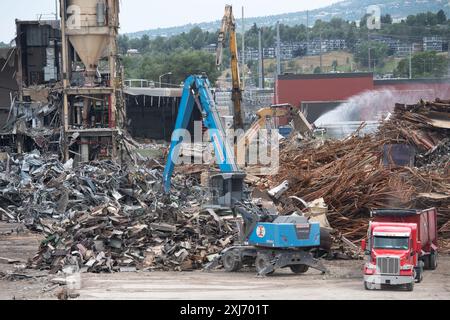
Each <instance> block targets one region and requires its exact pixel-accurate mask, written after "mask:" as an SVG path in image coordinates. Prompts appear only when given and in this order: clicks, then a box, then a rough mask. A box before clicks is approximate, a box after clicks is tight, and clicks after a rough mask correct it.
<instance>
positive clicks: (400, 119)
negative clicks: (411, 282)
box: [258, 100, 450, 249]
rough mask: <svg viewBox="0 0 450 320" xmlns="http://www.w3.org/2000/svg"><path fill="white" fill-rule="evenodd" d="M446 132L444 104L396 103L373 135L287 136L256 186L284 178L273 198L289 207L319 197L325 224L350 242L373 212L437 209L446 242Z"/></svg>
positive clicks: (449, 176) (449, 114)
mask: <svg viewBox="0 0 450 320" xmlns="http://www.w3.org/2000/svg"><path fill="white" fill-rule="evenodd" d="M449 137H450V101H441V100H436V101H435V102H432V103H431V102H420V103H419V104H417V105H414V106H405V105H397V106H396V108H395V112H394V113H393V114H392V115H391V117H390V119H388V120H386V121H385V122H384V123H383V124H382V125H381V126H380V128H379V131H378V132H377V133H375V134H372V135H365V136H361V135H360V134H359V132H357V133H355V134H354V135H352V136H350V137H348V138H346V139H344V140H338V141H335V140H330V141H325V142H320V143H317V141H310V142H306V143H305V142H302V143H301V144H298V143H297V144H296V143H295V139H292V140H291V141H287V142H286V143H285V144H284V145H283V150H282V152H281V161H280V172H279V174H278V175H277V176H273V177H268V178H266V179H263V180H260V181H259V182H258V187H259V189H261V190H262V189H270V188H274V187H277V186H279V185H280V183H283V182H284V183H285V185H286V183H287V185H288V186H287V187H286V188H284V190H283V194H282V195H278V196H279V202H280V205H281V206H282V207H285V208H289V209H292V206H299V207H301V205H300V204H299V202H298V201H295V200H293V199H298V198H300V199H303V200H304V201H306V202H311V201H314V200H316V199H320V198H323V199H324V200H325V203H326V204H327V205H328V207H329V211H328V213H327V219H328V221H329V222H330V224H331V226H332V227H333V228H334V229H335V230H337V231H338V234H340V235H341V236H343V237H344V239H350V240H351V241H352V242H353V243H357V242H358V241H360V240H361V239H363V238H364V237H365V235H366V231H367V226H368V221H369V217H370V211H371V210H373V209H378V208H394V207H397V208H417V209H426V208H430V207H436V208H438V211H439V220H438V223H439V232H440V235H441V238H442V239H444V241H445V239H450V172H449V167H450V160H449V158H450V153H449V150H450V148H449ZM293 197H294V198H293ZM446 243H447V244H448V242H446ZM444 244H445V243H444ZM449 248H450V247H447V249H449Z"/></svg>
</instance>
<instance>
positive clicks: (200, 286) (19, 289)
mask: <svg viewBox="0 0 450 320" xmlns="http://www.w3.org/2000/svg"><path fill="white" fill-rule="evenodd" d="M0 231H1V226H0ZM38 243H39V237H38V236H35V235H30V234H26V235H16V234H14V235H9V236H0V257H7V258H10V259H20V260H24V259H26V258H31V257H32V256H33V255H34V251H35V249H34V248H37V245H38ZM439 262H440V264H439V267H438V269H437V270H436V271H427V272H426V273H425V277H424V281H423V282H422V283H420V284H416V287H415V290H414V292H407V291H403V290H401V289H394V290H387V291H386V290H383V291H381V290H375V291H366V290H364V288H363V283H362V276H361V268H362V265H363V261H325V265H326V266H327V268H328V269H329V271H330V273H329V274H328V275H326V276H323V275H321V274H320V272H318V271H315V270H311V271H309V272H308V273H306V274H304V275H300V276H299V275H294V274H292V273H291V272H290V271H289V270H282V271H280V272H277V273H276V274H274V275H273V276H270V277H266V278H257V277H256V276H255V271H254V270H246V271H244V272H240V273H233V274H229V273H225V272H222V271H213V272H210V273H206V272H200V271H199V272H184V273H176V272H142V273H141V272H137V273H136V272H133V273H116V274H81V275H79V277H78V278H77V282H76V286H75V288H76V290H74V291H73V292H75V293H77V294H79V297H78V299H83V300H98V299H100V300H104V299H108V300H116V299H121V300H122V299H124V300H127V299H164V300H165V299H171V300H172V299H174V300H177V299H178V300H185V299H188V300H190V299H193V300H205V299H206V300H215V299H221V300H272V299H275V300H299V299H300V300H319V299H320V300H334V299H342V300H356V299H363V300H382V299H389V300H404V299H406V300H408V299H419V300H420V299H428V300H441V299H450V256H441V257H440V261H439ZM22 268H23V267H22ZM22 268H21V267H20V264H19V268H17V267H16V268H14V266H13V265H7V264H4V263H3V264H0V273H3V275H7V274H9V273H11V272H12V271H14V269H15V270H16V274H18V275H19V276H18V277H16V278H13V279H11V278H10V279H9V280H8V278H5V277H3V280H0V299H6V300H8V299H13V298H15V299H56V294H57V293H58V292H59V290H61V288H60V287H58V286H57V285H54V284H52V282H51V279H52V278H55V277H58V276H55V275H48V274H46V273H45V272H44V273H43V272H37V271H34V270H23V269H22ZM8 272H9V273H8ZM0 275H1V274H0ZM20 275H28V276H29V277H30V278H28V279H27V278H25V279H23V277H21V276H20ZM0 278H1V277H0ZM11 280H15V281H11Z"/></svg>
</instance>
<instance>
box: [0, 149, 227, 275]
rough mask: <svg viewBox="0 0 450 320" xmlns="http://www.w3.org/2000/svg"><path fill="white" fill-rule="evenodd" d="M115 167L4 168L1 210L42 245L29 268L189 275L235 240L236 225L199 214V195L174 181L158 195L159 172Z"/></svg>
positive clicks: (37, 164) (50, 164)
mask: <svg viewBox="0 0 450 320" xmlns="http://www.w3.org/2000/svg"><path fill="white" fill-rule="evenodd" d="M151 163H152V165H147V166H146V165H143V164H141V165H140V166H135V165H129V166H125V167H121V166H119V165H118V164H116V163H114V162H112V161H98V162H92V163H88V164H82V165H80V166H78V167H75V168H73V169H72V163H70V164H68V163H66V164H63V163H60V162H59V161H58V160H57V158H56V157H52V156H46V157H43V156H41V155H40V153H39V152H37V151H35V152H33V153H30V154H26V155H24V156H23V157H12V158H11V159H10V163H9V170H3V168H6V166H7V164H6V163H5V161H4V162H1V164H0V166H2V168H1V169H2V170H1V173H0V206H1V207H2V212H3V211H5V212H6V213H8V214H7V215H6V216H7V219H11V215H13V217H14V219H15V220H16V221H23V222H24V223H25V225H26V226H27V227H28V228H29V229H31V230H34V231H39V232H42V233H43V234H44V235H45V240H44V241H43V242H42V244H41V247H40V249H39V252H38V254H37V255H36V257H35V258H34V259H33V261H32V262H31V264H30V265H31V266H33V267H36V268H40V269H50V270H51V271H52V272H57V271H60V270H62V268H63V267H65V266H72V265H74V266H77V267H78V268H79V270H81V271H83V272H84V271H86V272H112V271H127V270H131V269H133V268H134V269H133V270H135V269H139V270H178V271H181V270H194V269H199V268H201V267H202V265H203V263H204V262H206V261H208V257H209V256H211V255H214V254H217V253H218V252H220V251H221V250H222V249H223V248H224V247H225V246H227V245H229V244H231V243H232V242H233V240H234V235H235V232H234V231H235V230H234V223H233V219H231V220H226V219H225V220H224V219H223V218H219V217H218V216H217V215H212V214H211V213H210V212H208V211H205V212H204V211H203V210H202V202H201V201H203V200H206V199H205V197H204V195H203V193H202V192H203V191H202V189H201V188H200V187H197V186H195V185H194V186H192V185H189V186H187V185H186V184H185V180H186V178H185V177H184V176H183V175H178V176H177V177H176V178H175V179H174V184H173V189H174V191H173V192H172V193H171V195H170V196H169V195H165V194H164V193H163V192H162V186H161V183H162V170H163V167H162V166H161V165H160V164H158V162H157V161H156V160H154V161H152V162H151Z"/></svg>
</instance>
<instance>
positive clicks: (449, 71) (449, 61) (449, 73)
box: [447, 40, 450, 78]
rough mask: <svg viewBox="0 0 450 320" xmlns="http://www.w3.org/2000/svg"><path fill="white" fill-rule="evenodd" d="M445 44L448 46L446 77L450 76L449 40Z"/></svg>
mask: <svg viewBox="0 0 450 320" xmlns="http://www.w3.org/2000/svg"><path fill="white" fill-rule="evenodd" d="M447 46H448V56H447V63H448V66H447V68H448V72H447V74H448V77H449V78H450V40H449V41H448V44H447Z"/></svg>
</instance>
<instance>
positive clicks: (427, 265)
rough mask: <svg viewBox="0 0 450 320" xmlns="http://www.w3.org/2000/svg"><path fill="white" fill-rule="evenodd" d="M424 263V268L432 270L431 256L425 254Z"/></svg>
mask: <svg viewBox="0 0 450 320" xmlns="http://www.w3.org/2000/svg"><path fill="white" fill-rule="evenodd" d="M423 263H424V266H423V267H424V269H425V270H430V268H431V267H430V256H429V255H428V256H425V257H424V258H423Z"/></svg>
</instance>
